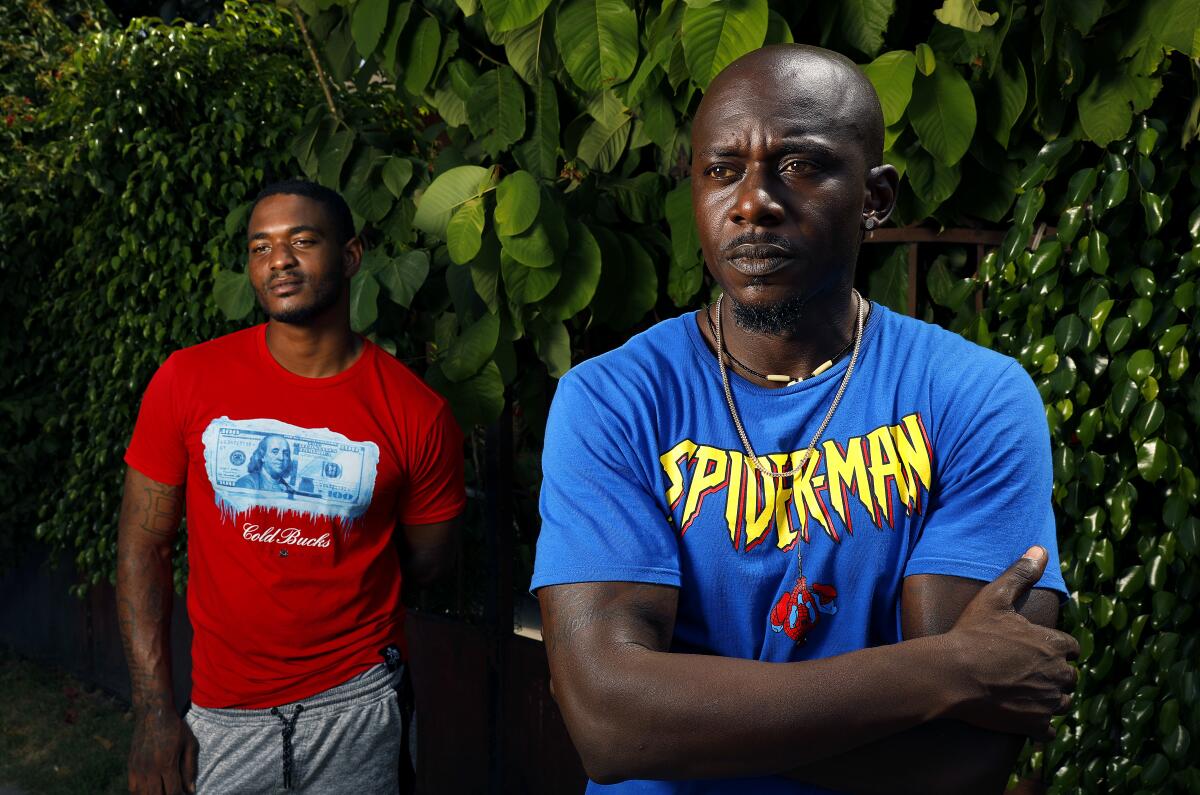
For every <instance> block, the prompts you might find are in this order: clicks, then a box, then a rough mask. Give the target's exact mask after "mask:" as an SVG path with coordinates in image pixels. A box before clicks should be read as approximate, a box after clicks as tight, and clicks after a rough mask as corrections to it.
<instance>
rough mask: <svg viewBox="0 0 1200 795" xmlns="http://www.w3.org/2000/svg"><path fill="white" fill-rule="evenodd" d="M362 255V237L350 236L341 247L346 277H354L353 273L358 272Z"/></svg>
mask: <svg viewBox="0 0 1200 795" xmlns="http://www.w3.org/2000/svg"><path fill="white" fill-rule="evenodd" d="M362 256H363V244H362V239H361V238H358V237H352V238H350V239H349V240H347V241H346V245H345V246H343V247H342V263H343V264H344V265H345V269H346V278H347V279H352V278H354V274H356V273H358V269H359V267H360V266H361V265H362Z"/></svg>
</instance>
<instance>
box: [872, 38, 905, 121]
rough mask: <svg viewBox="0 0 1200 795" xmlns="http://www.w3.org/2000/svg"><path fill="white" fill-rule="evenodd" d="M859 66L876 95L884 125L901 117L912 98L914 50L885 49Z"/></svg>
mask: <svg viewBox="0 0 1200 795" xmlns="http://www.w3.org/2000/svg"><path fill="white" fill-rule="evenodd" d="M862 70H863V74H865V75H866V76H867V79H868V80H870V81H871V84H872V85H873V86H875V93H877V94H878V95H879V104H880V105H882V106H883V123H884V125H885V126H888V127H890V126H891V125H893V124H895V123H896V122H898V121H900V119H902V118H904V110H905V109H906V108H907V107H908V102H909V100H910V99H912V88H913V77H914V76H915V75H916V73H917V60H916V58H914V57H913V54H912V53H911V52H907V51H905V50H895V51H893V52H885V53H884V54H883V55H881V56H879V57H878V58H876V59H875V60H874V61H872V62H871V63H869V64H867V65H866V66H864V67H863V68H862Z"/></svg>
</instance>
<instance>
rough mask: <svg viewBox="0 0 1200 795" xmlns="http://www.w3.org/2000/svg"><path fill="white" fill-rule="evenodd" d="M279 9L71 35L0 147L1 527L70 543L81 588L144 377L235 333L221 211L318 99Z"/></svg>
mask: <svg viewBox="0 0 1200 795" xmlns="http://www.w3.org/2000/svg"><path fill="white" fill-rule="evenodd" d="M36 5H37V4H35V3H30V4H29V8H35V7H36ZM285 19H286V18H285V17H282V16H281V15H280V14H279V13H278V12H277V11H275V10H273V9H271V8H270V7H262V6H249V5H245V4H233V5H231V6H230V7H229V8H228V9H227V11H226V13H225V16H224V18H223V24H222V25H221V26H219V27H211V28H206V27H194V26H191V25H186V24H185V25H179V26H166V25H162V24H153V23H145V24H141V23H136V24H134V25H133V26H131V28H130V29H129V30H128V31H112V30H103V31H102V32H98V33H93V34H88V35H85V36H82V37H76V36H74V35H72V36H70V37H69V39H70V41H71V47H72V51H70V52H68V53H67V54H66V57H65V58H63V57H62V55H59V56H58V57H56V58H48V59H47V60H46V61H44V62H43V63H41V64H40V65H39V70H38V71H37V72H36V74H35V75H34V76H33V79H34V82H35V84H36V85H38V86H41V87H43V88H42V91H41V96H40V98H39V102H38V103H37V107H36V111H35V115H34V118H33V120H32V121H31V122H29V123H28V124H27V125H26V126H24V127H23V128H22V129H20V130H18V131H15V133H14V134H12V135H11V137H10V139H9V140H10V141H11V143H12V144H13V148H12V149H9V148H7V147H5V148H4V152H5V154H4V155H2V156H0V191H2V193H0V207H2V208H3V209H0V250H3V252H4V255H3V256H4V267H3V284H4V289H3V291H0V293H2V295H3V296H4V297H3V299H0V300H4V301H5V302H6V306H5V308H6V311H5V313H4V314H5V320H4V322H5V323H6V326H7V327H6V334H5V341H4V344H3V348H0V356H3V365H4V366H3V368H0V369H2V370H3V376H0V378H3V379H4V381H5V383H4V389H3V394H4V395H5V398H4V401H3V403H2V404H0V405H2V406H3V410H4V413H5V415H6V417H8V418H9V419H10V420H11V422H10V421H9V420H6V421H5V422H4V423H3V428H4V430H3V432H2V433H3V436H2V437H0V438H2V439H3V442H2V444H3V449H4V453H5V454H4V456H3V458H4V463H5V472H4V477H3V478H2V479H0V480H2V481H3V486H2V487H0V488H3V489H4V490H5V492H4V496H5V499H4V500H3V505H4V511H5V515H4V519H5V521H6V522H8V526H10V527H11V526H21V525H24V526H32V525H34V524H36V534H37V536H38V537H39V538H41V539H43V540H45V541H47V542H48V543H49V544H50V545H51V547H52V548H54V549H56V550H71V551H73V552H74V554H75V559H76V563H77V564H78V567H79V569H80V571H81V572H82V574H83V576H84V579H85V583H95V582H98V581H100V580H101V579H109V578H110V577H111V576H112V573H113V570H114V561H115V552H116V550H115V547H116V544H115V528H116V519H117V509H118V504H119V500H120V493H121V488H120V485H121V484H120V478H121V472H122V470H123V468H122V465H121V456H122V453H123V452H124V447H125V444H126V442H127V440H128V438H129V431H130V429H131V428H132V423H133V418H134V416H135V413H136V410H137V406H138V403H139V399H140V396H141V392H142V390H143V389H144V387H145V385H146V382H147V381H148V380H149V377H150V375H151V373H153V371H154V369H155V368H156V367H157V366H158V365H159V363H161V362H162V360H163V359H165V358H166V356H167V355H168V354H169V353H170V352H171V351H173V350H175V349H176V348H178V347H180V346H181V345H186V344H191V343H195V342H199V341H201V340H204V339H208V338H210V337H212V336H214V335H216V334H220V333H222V332H224V331H228V330H230V329H231V326H230V324H229V323H228V322H227V321H225V320H224V319H223V318H222V317H221V315H220V313H219V312H218V310H217V308H216V305H215V304H214V303H213V302H212V301H211V300H209V298H208V297H209V295H210V294H212V293H213V290H214V288H215V289H216V291H217V295H219V296H222V298H223V299H224V298H225V297H226V296H233V298H232V299H230V300H232V301H234V302H235V303H236V302H239V301H240V302H242V304H243V306H244V303H245V302H244V296H243V295H242V294H241V292H240V291H239V290H237V289H231V285H230V277H231V275H232V274H229V273H226V272H225V271H224V270H222V266H223V265H225V264H228V263H233V262H237V261H238V260H239V259H242V258H244V255H243V254H242V253H241V251H242V246H241V245H240V244H239V243H238V242H236V241H237V240H238V238H239V237H240V232H241V222H242V218H240V217H237V216H236V215H235V216H234V217H233V218H232V219H230V220H226V216H227V215H228V214H229V211H230V208H239V207H242V206H243V204H244V202H245V201H246V198H247V196H248V195H251V194H252V193H254V192H256V191H257V189H258V187H259V186H260V185H261V183H262V182H263V181H264V179H267V178H270V177H273V176H276V175H278V174H280V173H281V171H282V170H283V169H285V168H286V164H287V161H288V160H289V159H290V156H289V155H288V153H287V147H288V145H289V144H290V143H291V140H292V138H293V136H294V135H295V134H296V132H297V131H298V129H299V127H300V125H301V121H302V118H301V116H300V115H299V112H298V111H297V110H296V108H297V107H302V106H303V104H305V103H306V102H308V101H309V100H310V99H311V96H310V95H311V94H312V93H313V91H314V90H315V84H314V83H313V82H312V80H311V78H310V76H309V74H308V73H307V72H305V71H303V70H302V69H301V68H300V66H298V65H303V63H304V61H303V60H302V51H301V50H300V43H299V40H298V38H297V37H296V35H295V32H294V30H293V28H292V27H291V26H290V25H285V24H284V21H285ZM47 24H52V23H50V22H47ZM59 24H61V23H59ZM223 221H224V223H223ZM214 277H216V278H215V279H214ZM235 281H237V279H236V277H235ZM242 281H244V277H242ZM237 286H240V283H239V284H238V285H237ZM10 506H11V507H10ZM10 511H11V513H9V512H10ZM180 548H181V549H182V542H181V544H180ZM180 573H181V576H182V567H180Z"/></svg>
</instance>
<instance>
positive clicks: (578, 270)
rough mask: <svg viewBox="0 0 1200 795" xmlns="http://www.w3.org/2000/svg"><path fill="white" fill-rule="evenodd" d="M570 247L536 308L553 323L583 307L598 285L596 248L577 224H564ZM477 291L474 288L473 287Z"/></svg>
mask: <svg viewBox="0 0 1200 795" xmlns="http://www.w3.org/2000/svg"><path fill="white" fill-rule="evenodd" d="M567 227H568V229H569V230H570V236H571V237H570V244H569V245H568V248H567V252H566V255H565V256H564V257H563V258H562V263H563V264H562V276H561V277H560V278H559V280H558V283H557V284H555V285H554V289H553V290H552V291H551V292H550V294H549V295H547V296H546V297H545V298H544V299H543V300H542V301H541V303H540V304H538V308H539V309H540V310H541V312H542V314H544V315H546V316H547V317H550V318H553V319H555V320H569V319H571V318H572V317H574V316H575V315H577V314H579V313H580V312H582V311H583V310H584V309H586V308H587V306H588V304H590V303H591V301H592V296H593V295H595V294H596V285H597V284H599V283H600V267H601V265H600V246H599V245H598V244H597V243H596V238H595V237H593V236H592V233H591V232H590V231H588V228H587V227H586V226H584V225H583V224H582V223H581V222H579V221H576V220H574V219H569V220H568V221H567ZM477 289H478V287H477Z"/></svg>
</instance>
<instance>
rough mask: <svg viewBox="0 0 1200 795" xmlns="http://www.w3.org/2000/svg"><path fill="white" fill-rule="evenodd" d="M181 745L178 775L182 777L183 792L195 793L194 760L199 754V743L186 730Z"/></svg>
mask: <svg viewBox="0 0 1200 795" xmlns="http://www.w3.org/2000/svg"><path fill="white" fill-rule="evenodd" d="M184 725H185V736H184V745H183V759H182V761H181V764H180V768H181V770H180V773H181V775H182V777H183V790H184V792H187V793H193V792H195V791H196V760H197V757H198V756H199V754H200V743H198V742H197V741H196V736H195V735H194V734H192V732H191V731H190V730H188V729H186V724H184Z"/></svg>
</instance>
